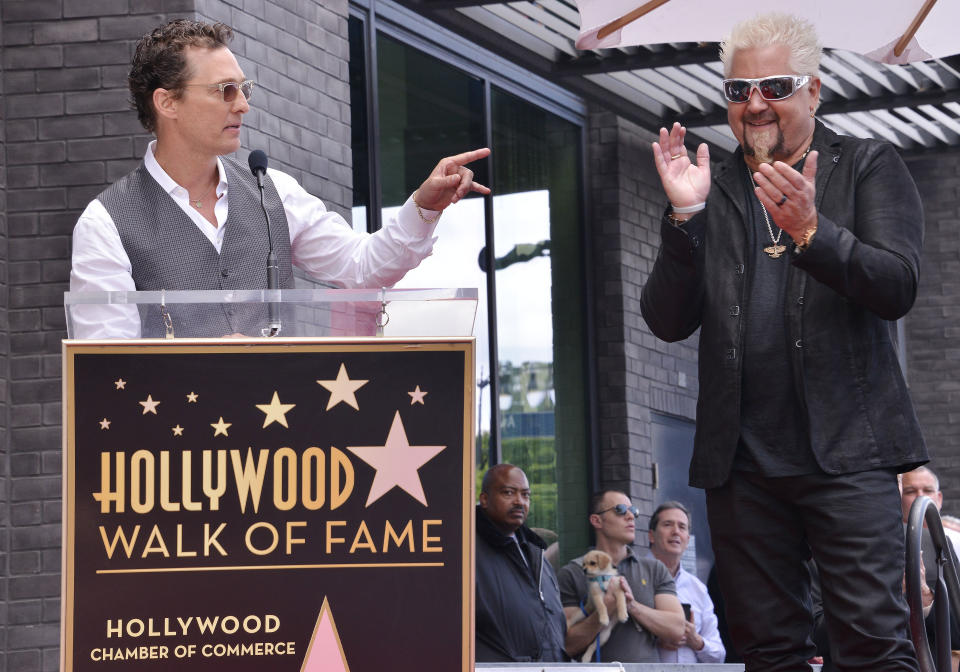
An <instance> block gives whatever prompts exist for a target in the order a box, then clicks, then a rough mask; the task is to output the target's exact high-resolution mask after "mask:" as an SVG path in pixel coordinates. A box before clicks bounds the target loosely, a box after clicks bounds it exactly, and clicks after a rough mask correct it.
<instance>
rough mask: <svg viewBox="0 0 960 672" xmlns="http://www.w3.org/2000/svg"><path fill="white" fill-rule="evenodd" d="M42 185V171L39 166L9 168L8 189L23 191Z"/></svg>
mask: <svg viewBox="0 0 960 672" xmlns="http://www.w3.org/2000/svg"><path fill="white" fill-rule="evenodd" d="M39 185H40V169H39V167H38V166H10V167H9V168H7V187H8V188H9V189H22V188H24V187H36V186H39Z"/></svg>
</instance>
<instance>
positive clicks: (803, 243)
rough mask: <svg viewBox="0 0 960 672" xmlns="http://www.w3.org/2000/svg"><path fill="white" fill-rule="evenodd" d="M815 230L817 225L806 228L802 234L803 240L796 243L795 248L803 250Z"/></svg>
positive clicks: (807, 245) (808, 243)
mask: <svg viewBox="0 0 960 672" xmlns="http://www.w3.org/2000/svg"><path fill="white" fill-rule="evenodd" d="M816 232H817V227H816V226H814V227H813V228H812V229H807V232H806V233H805V234H803V240H801V241H800V242H799V243H797V249H798V250H800V251H801V252H805V251H806V249H807V247H809V245H810V241H811V240H813V236H814V234H815V233H816Z"/></svg>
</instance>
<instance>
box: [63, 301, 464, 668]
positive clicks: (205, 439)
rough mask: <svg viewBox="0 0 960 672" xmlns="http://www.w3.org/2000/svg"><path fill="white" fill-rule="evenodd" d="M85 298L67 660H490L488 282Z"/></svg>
mask: <svg viewBox="0 0 960 672" xmlns="http://www.w3.org/2000/svg"><path fill="white" fill-rule="evenodd" d="M64 308H65V310H66V317H67V331H68V335H69V338H68V340H65V341H64V342H63V366H62V370H63V456H64V459H63V472H62V473H63V498H62V501H63V512H62V520H63V524H62V529H63V540H62V548H63V560H62V584H61V600H60V604H61V641H60V653H61V659H60V670H61V672H79V671H81V670H87V669H94V668H96V669H99V668H100V667H106V666H107V665H108V666H109V668H110V670H111V671H113V672H128V671H129V672H139V671H140V670H143V669H164V670H166V669H176V670H178V671H182V672H221V671H222V672H237V671H238V670H261V669H270V670H274V671H276V672H302V670H319V669H323V670H344V671H346V670H348V669H353V670H380V669H390V670H397V672H407V671H409V672H414V670H424V669H427V670H450V671H451V672H474V666H473V662H474V661H473V641H474V633H473V613H474V606H473V599H474V595H473V571H472V567H473V564H472V563H473V542H474V528H473V515H474V504H475V499H474V484H475V476H474V473H475V464H474V463H475V451H476V446H475V441H476V438H475V435H476V430H475V422H476V418H475V411H476V389H477V387H476V360H475V354H474V347H475V341H474V338H473V327H474V319H475V316H476V308H477V290H476V289H379V290H378V289H375V290H336V289H293V290H287V289H284V290H272V291H267V290H263V291H260V290H257V291H242V292H239V291H235V292H221V291H203V292H182V291H179V292H174V291H169V292H98V293H89V292H88V293H73V292H68V293H67V294H66V295H65V296H64ZM271 323H275V324H276V323H279V330H273V331H276V332H277V333H276V334H275V335H276V336H277V337H276V338H267V337H264V336H265V335H269V334H270V331H271V328H270V325H271ZM265 330H266V332H267V333H266V334H265ZM240 335H242V336H244V338H237V336H240ZM227 336H229V337H230V338H225V337H227ZM384 596H388V597H389V599H384ZM358 604H360V605H363V608H357V605H358ZM424 623H430V645H429V646H426V647H424V646H423V632H424V631H423V624H424ZM201 624H203V625H201ZM371 631H374V632H376V633H377V643H378V645H377V646H370V643H369V642H370V632H371ZM105 661H106V662H105Z"/></svg>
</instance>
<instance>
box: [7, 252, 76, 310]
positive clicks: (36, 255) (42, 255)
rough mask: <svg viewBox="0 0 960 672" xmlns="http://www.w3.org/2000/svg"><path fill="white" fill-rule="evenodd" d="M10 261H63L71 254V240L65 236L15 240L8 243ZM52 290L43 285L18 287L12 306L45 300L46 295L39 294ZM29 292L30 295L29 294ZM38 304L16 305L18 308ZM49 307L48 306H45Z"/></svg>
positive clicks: (13, 296)
mask: <svg viewBox="0 0 960 672" xmlns="http://www.w3.org/2000/svg"><path fill="white" fill-rule="evenodd" d="M8 246H9V247H8V249H9V254H10V259H14V260H18V261H19V260H25V259H62V258H64V257H66V256H68V255H69V254H70V239H69V238H67V237H65V236H57V237H44V238H15V239H11V240H10V241H9V242H8ZM48 291H51V290H50V288H48V287H44V286H43V285H40V286H37V287H30V288H28V287H16V288H14V292H13V293H11V298H10V305H11V306H15V304H18V303H20V302H22V301H36V300H44V299H45V297H46V295H45V294H40V293H38V292H48ZM27 292H29V295H28V294H27ZM28 305H36V304H29V303H27V304H21V305H16V307H17V308H20V307H25V306H28ZM44 305H47V304H44Z"/></svg>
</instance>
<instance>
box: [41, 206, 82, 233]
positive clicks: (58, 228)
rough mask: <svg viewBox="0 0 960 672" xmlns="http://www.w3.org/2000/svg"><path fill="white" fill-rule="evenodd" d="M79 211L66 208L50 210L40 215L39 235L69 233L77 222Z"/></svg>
mask: <svg viewBox="0 0 960 672" xmlns="http://www.w3.org/2000/svg"><path fill="white" fill-rule="evenodd" d="M79 215H80V212H79V211H75V210H67V211H66V212H51V213H43V214H41V215H40V235H43V236H51V235H61V236H62V235H71V234H72V233H73V227H74V225H75V224H76V223H77V218H78V217H79Z"/></svg>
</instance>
